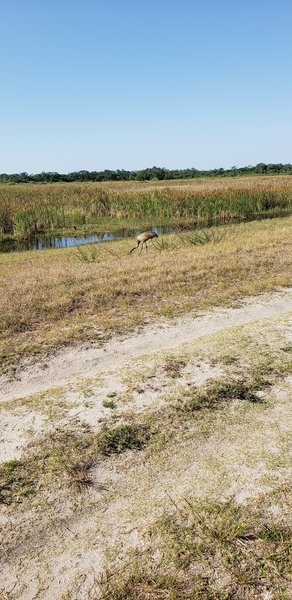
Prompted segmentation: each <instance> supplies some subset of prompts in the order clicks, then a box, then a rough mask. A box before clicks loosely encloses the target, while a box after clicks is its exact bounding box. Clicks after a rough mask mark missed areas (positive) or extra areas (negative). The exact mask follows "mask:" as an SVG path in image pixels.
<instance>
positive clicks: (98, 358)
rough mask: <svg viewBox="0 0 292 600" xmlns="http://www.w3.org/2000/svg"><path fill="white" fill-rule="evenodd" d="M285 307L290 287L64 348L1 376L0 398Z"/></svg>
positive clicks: (289, 305)
mask: <svg viewBox="0 0 292 600" xmlns="http://www.w3.org/2000/svg"><path fill="white" fill-rule="evenodd" d="M238 304H239V303H238ZM289 310H292V289H289V290H282V291H279V292H278V293H275V294H272V295H271V294H270V295H268V294H263V295H262V296H260V297H256V298H253V297H250V298H248V299H247V300H243V301H242V302H241V305H239V306H237V307H236V308H226V309H224V308H218V309H216V310H213V311H212V312H210V313H208V314H204V315H202V316H201V317H197V318H195V319H194V318H191V317H184V318H180V319H177V321H176V322H175V323H172V324H171V325H170V324H169V322H165V323H161V324H159V325H157V324H154V325H148V326H146V327H144V328H143V329H142V331H140V332H139V333H137V334H135V335H131V336H129V337H125V338H124V339H120V338H118V339H117V338H113V339H112V340H111V341H110V342H108V343H107V344H105V345H104V346H103V347H90V348H83V349H80V348H78V347H73V348H65V349H63V350H61V351H60V352H58V353H57V354H56V356H54V357H49V358H48V360H47V361H46V365H45V368H44V367H43V366H42V367H39V366H37V365H34V366H33V367H29V368H25V366H24V368H23V369H22V371H21V372H20V373H19V374H18V376H17V379H16V380H15V379H14V380H13V379H12V380H11V379H7V378H6V377H1V378H0V401H3V400H9V399H11V398H21V397H23V396H27V395H29V394H35V393H36V392H39V391H41V390H45V389H47V388H49V387H52V386H58V385H65V384H68V383H72V381H74V380H76V379H77V378H79V377H91V376H93V375H94V374H95V373H96V371H98V370H100V371H102V370H105V369H113V368H117V367H120V366H122V365H123V364H125V363H126V362H127V361H129V360H131V359H133V358H135V357H136V358H138V357H139V356H141V355H143V354H148V353H149V352H153V353H154V352H159V351H161V350H166V349H169V348H173V347H176V346H179V345H180V344H182V343H184V342H187V341H189V340H193V339H197V338H200V337H201V336H205V335H208V334H210V333H214V332H216V331H220V330H222V329H225V328H227V327H232V326H235V325H243V324H244V323H248V322H250V321H252V320H261V319H266V318H268V317H273V316H275V315H281V314H283V313H285V312H287V311H289Z"/></svg>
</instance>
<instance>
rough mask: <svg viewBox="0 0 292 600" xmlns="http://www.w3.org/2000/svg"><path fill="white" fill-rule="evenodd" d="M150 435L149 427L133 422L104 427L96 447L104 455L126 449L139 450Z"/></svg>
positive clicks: (118, 452)
mask: <svg viewBox="0 0 292 600" xmlns="http://www.w3.org/2000/svg"><path fill="white" fill-rule="evenodd" d="M150 435H151V432H150V429H149V427H147V426H146V425H140V424H139V425H138V424H135V423H133V424H125V425H118V426H117V427H115V428H114V429H110V428H108V427H105V428H104V429H103V430H102V431H101V432H100V434H99V436H98V448H99V451H100V452H101V453H102V454H104V455H105V456H108V455H110V454H120V453H121V452H125V451H126V450H135V449H137V450H141V449H142V448H143V446H145V444H146V443H147V442H148V441H149V439H150Z"/></svg>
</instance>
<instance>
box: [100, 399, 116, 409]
mask: <svg viewBox="0 0 292 600" xmlns="http://www.w3.org/2000/svg"><path fill="white" fill-rule="evenodd" d="M102 406H104V408H111V409H114V408H116V403H115V402H114V401H113V400H104V401H103V403H102Z"/></svg>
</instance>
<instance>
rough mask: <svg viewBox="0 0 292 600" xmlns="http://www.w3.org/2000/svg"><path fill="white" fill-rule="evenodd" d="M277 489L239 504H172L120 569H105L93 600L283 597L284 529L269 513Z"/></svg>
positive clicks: (286, 566) (278, 496)
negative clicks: (144, 543) (98, 599)
mask: <svg viewBox="0 0 292 600" xmlns="http://www.w3.org/2000/svg"><path fill="white" fill-rule="evenodd" d="M282 494H283V490H281V489H280V490H279V491H278V493H275V492H274V493H273V495H271V496H270V497H268V498H267V497H264V498H260V499H259V500H258V502H252V501H249V503H247V504H245V505H243V506H239V505H238V504H237V503H236V502H235V501H234V500H233V499H232V498H231V499H230V500H228V501H222V502H218V501H217V502H211V501H199V500H194V499H192V498H186V499H185V500H184V501H182V502H180V503H179V504H176V503H175V502H173V511H172V512H166V513H165V514H164V515H163V517H162V518H160V519H159V521H157V523H156V524H155V526H153V527H152V528H151V531H150V533H149V537H150V540H151V545H149V547H148V548H147V549H146V550H144V552H142V553H141V552H140V553H138V554H137V555H136V556H134V557H133V560H132V562H130V563H129V564H128V566H127V568H126V569H125V568H123V571H118V572H117V571H116V570H114V571H110V570H108V572H107V573H106V575H105V577H104V579H103V581H102V583H101V589H102V591H101V599H102V600H150V599H151V600H160V599H161V598H165V599H166V598H169V599H170V598H171V599H173V600H231V599H232V598H235V599H237V600H242V598H245V599H246V600H260V599H262V598H263V597H265V596H267V597H271V598H278V599H282V600H284V599H286V600H288V597H289V581H290V579H289V573H290V567H291V556H290V550H291V543H292V539H291V530H290V528H289V527H288V525H287V524H286V523H285V522H283V521H280V522H278V523H277V522H274V521H273V519H272V518H271V513H270V507H271V505H273V506H274V507H276V506H277V504H278V506H279V508H280V506H281V502H282ZM286 502H287V496H286V495H285V503H286Z"/></svg>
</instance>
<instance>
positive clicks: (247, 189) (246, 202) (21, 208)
mask: <svg viewBox="0 0 292 600" xmlns="http://www.w3.org/2000/svg"><path fill="white" fill-rule="evenodd" d="M291 210H292V179H291V177H289V175H287V176H270V177H261V176H258V177H252V178H251V177H246V178H240V179H236V178H229V179H228V178H224V180H220V179H219V178H215V179H212V180H210V181H209V180H207V179H205V180H200V179H198V180H195V181H194V180H191V181H188V180H184V181H181V182H179V181H175V182H172V181H164V182H160V181H158V182H142V183H140V185H138V184H137V182H127V183H126V184H125V183H123V182H118V183H110V182H108V184H107V183H103V184H101V183H93V182H87V183H81V182H77V183H39V184H33V183H26V184H23V183H21V184H14V185H11V184H1V185H0V236H2V239H7V238H15V239H18V240H22V239H30V238H33V237H34V236H36V235H53V234H54V235H56V234H60V235H61V234H64V233H69V232H71V233H73V232H74V234H78V232H79V233H90V232H98V231H103V230H109V231H117V230H119V229H121V228H132V227H133V228H134V227H138V228H141V229H142V228H144V227H145V228H146V227H149V226H150V225H152V226H158V225H184V224H194V225H198V226H206V225H216V224H221V223H226V222H229V221H241V220H245V219H247V220H252V219H255V218H268V217H273V216H284V215H288V214H290V213H291Z"/></svg>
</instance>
